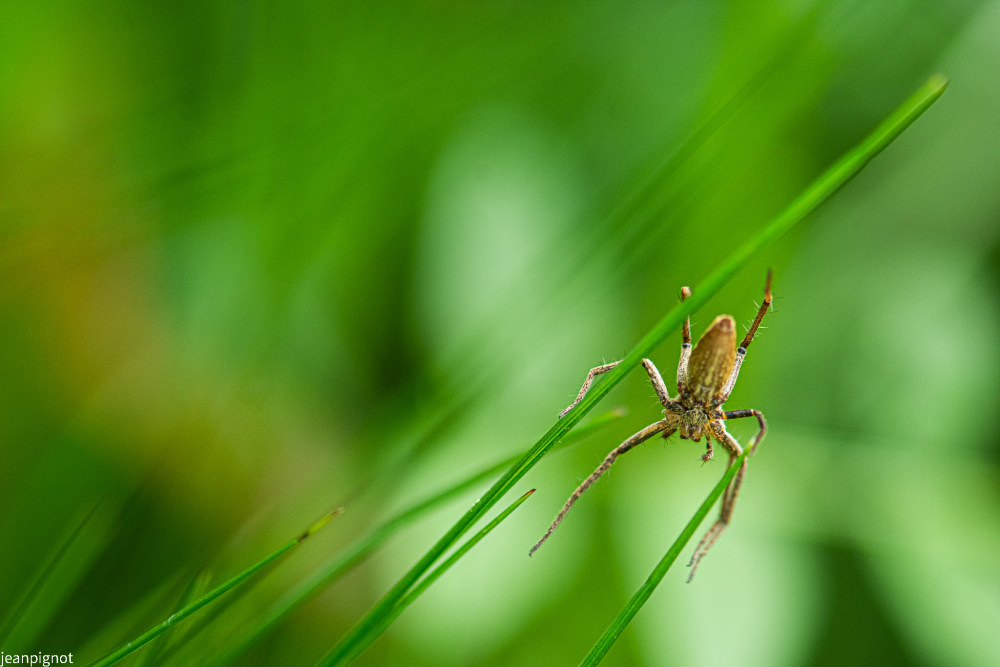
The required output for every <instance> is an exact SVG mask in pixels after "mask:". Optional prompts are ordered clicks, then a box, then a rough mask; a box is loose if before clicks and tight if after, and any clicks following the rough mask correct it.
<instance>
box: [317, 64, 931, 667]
mask: <svg viewBox="0 0 1000 667" xmlns="http://www.w3.org/2000/svg"><path fill="white" fill-rule="evenodd" d="M946 85H947V80H946V79H945V78H944V77H940V76H936V77H933V78H932V79H931V80H930V81H928V82H927V83H926V84H924V85H923V86H922V87H921V88H920V89H919V90H918V91H917V92H916V93H914V94H913V95H912V96H911V97H910V98H909V99H908V100H906V102H904V103H903V104H902V105H901V106H900V107H899V108H898V109H896V111H894V112H893V113H892V114H890V115H889V117H888V118H886V120H885V121H883V123H882V124H881V125H879V126H878V127H877V128H876V129H875V131H874V132H872V133H871V134H870V135H869V136H868V137H866V138H865V139H864V140H863V141H862V142H861V143H859V144H858V145H857V146H856V147H854V148H853V149H852V150H850V151H849V152H848V153H847V154H845V155H844V156H843V157H842V158H841V159H840V160H838V161H837V162H836V163H835V164H834V165H833V166H832V167H830V168H829V169H827V170H826V171H825V172H824V173H823V174H821V175H820V176H819V177H818V178H817V179H816V180H815V181H814V182H813V183H812V184H811V185H810V186H809V187H808V188H806V189H805V190H804V191H803V193H802V194H801V195H799V196H798V197H797V198H796V199H795V200H793V201H792V202H791V204H789V205H788V207H787V208H786V209H785V210H784V211H782V212H781V213H780V214H779V215H778V216H777V217H775V218H774V219H773V220H772V221H771V222H770V223H768V224H767V225H766V226H765V227H763V228H762V229H761V230H760V231H758V232H757V233H755V234H754V235H752V236H751V237H750V238H749V239H747V240H746V241H744V242H743V244H742V245H740V246H739V247H738V248H737V249H736V250H735V251H733V253H732V254H730V255H729V257H728V258H726V259H725V260H724V261H722V262H721V263H720V264H719V265H718V266H717V267H716V268H715V270H713V271H712V272H711V273H710V274H709V275H708V276H707V277H706V278H705V279H704V280H703V281H702V282H701V283H699V284H697V285H696V286H695V287H694V289H693V294H692V296H691V297H689V298H687V299H685V300H684V301H682V302H681V303H679V304H678V305H677V306H675V307H674V308H673V309H672V310H670V311H669V312H668V313H667V314H666V315H665V316H664V317H663V318H662V319H661V320H660V321H659V322H658V323H657V324H656V325H655V326H654V327H653V328H652V329H651V330H650V331H649V333H647V334H646V335H645V336H643V338H642V339H641V340H639V342H638V343H637V344H636V345H635V347H633V348H632V350H631V351H629V353H628V354H626V355H625V358H624V359H623V361H622V363H621V364H619V365H618V366H617V367H616V368H615V369H614V370H612V371H611V372H609V373H608V374H607V375H606V376H604V380H602V381H601V382H598V383H596V384H595V386H594V387H593V388H592V389H591V390H590V392H589V393H588V394H587V396H586V397H584V399H583V400H582V401H581V402H580V404H579V405H577V407H576V408H575V409H574V410H573V411H572V412H570V413H569V414H568V415H566V416H565V417H564V418H563V419H560V420H559V421H557V422H556V423H555V424H554V425H553V426H552V428H550V429H549V431H548V432H547V433H546V434H545V435H543V436H542V437H541V439H539V440H538V442H537V443H535V445H534V446H533V447H531V449H529V450H528V451H527V452H526V453H525V454H524V456H523V457H521V459H520V460H518V461H517V462H516V463H515V464H514V465H513V466H511V468H510V469H509V470H507V472H505V473H504V474H503V475H502V476H501V477H500V479H498V480H497V481H496V482H495V483H494V484H493V486H491V487H490V488H489V489H488V490H487V491H486V492H485V493H484V494H483V495H482V497H480V499H479V500H478V501H477V502H476V503H475V504H474V505H473V506H472V507H471V508H469V510H468V511H467V512H466V513H465V514H464V515H463V516H462V517H461V518H460V519H459V520H458V522H456V523H455V524H454V525H453V526H452V527H451V528H450V529H449V530H448V531H447V532H446V533H445V534H444V535H443V536H442V537H441V538H440V539H439V540H438V541H437V542H436V543H435V544H434V546H432V547H431V548H430V550H428V551H427V553H426V554H424V556H423V557H422V558H421V559H420V560H419V561H417V563H416V564H415V565H414V566H413V567H412V568H410V570H409V571H408V572H407V573H406V574H405V575H403V577H402V578H401V579H400V580H399V581H398V582H397V583H396V585H395V586H393V587H392V589H390V591H389V592H388V593H386V595H385V596H383V597H382V599H381V600H380V601H379V602H378V603H377V604H376V605H375V607H373V608H372V609H371V611H369V612H368V614H366V615H365V616H364V617H363V618H362V619H361V620H360V621H359V622H358V624H357V625H355V626H354V628H352V629H351V631H350V632H348V633H347V635H345V636H344V637H343V638H342V639H341V641H340V642H339V643H338V644H337V646H336V647H334V650H333V652H332V653H331V654H330V655H331V658H330V660H329V661H328V662H327V664H343V661H344V660H346V656H348V655H357V654H358V653H360V650H359V648H363V647H364V646H367V645H368V644H370V643H371V642H372V641H374V639H375V637H377V636H378V633H379V631H380V629H381V628H384V625H383V621H384V619H385V618H386V617H387V616H388V615H389V614H390V613H392V610H393V608H394V607H395V606H396V605H397V604H398V603H399V601H400V600H401V599H402V597H403V596H404V595H405V594H406V592H407V591H408V590H409V589H410V588H411V587H412V586H413V585H414V583H416V581H417V580H418V579H419V578H420V577H421V576H423V574H424V573H425V572H427V570H428V569H429V568H430V567H431V566H432V565H433V564H434V562H435V561H437V560H438V559H439V558H440V557H441V556H442V554H444V552H445V551H446V550H447V549H449V548H450V547H451V546H452V545H453V544H455V542H456V541H457V540H458V539H459V538H460V537H461V536H462V535H464V534H465V533H466V532H467V531H468V530H469V529H470V528H471V527H472V526H473V525H474V524H475V523H476V522H477V521H479V520H480V519H481V518H482V517H483V515H484V514H485V513H486V512H487V511H488V510H489V509H490V508H491V507H492V506H493V505H494V504H496V503H497V502H498V501H499V500H500V498H501V497H503V495H504V494H505V493H507V491H509V490H510V489H511V487H513V486H514V484H516V483H517V482H518V480H520V479H521V478H522V477H524V475H525V474H527V472H528V471H529V470H530V469H531V468H532V467H533V466H534V465H535V464H536V463H538V461H539V460H541V458H542V457H543V456H545V454H546V453H547V452H548V451H549V450H550V449H551V448H552V446H553V445H555V443H556V442H558V441H559V440H560V439H561V438H562V437H563V436H564V435H566V433H568V432H569V430H570V429H571V428H573V426H574V425H575V424H576V423H577V422H579V421H580V419H582V418H583V416H584V415H585V414H587V412H589V411H590V410H591V409H592V408H593V407H594V406H595V405H596V404H597V402H598V401H600V400H601V399H602V398H604V397H605V396H606V395H607V394H608V392H610V391H611V389H612V388H613V387H614V386H615V385H617V384H618V383H619V382H620V381H621V380H622V378H624V377H625V375H626V374H627V373H629V372H631V371H632V369H633V368H635V367H636V366H637V365H638V364H639V360H640V359H642V358H643V357H646V356H649V354H650V353H651V352H652V351H653V350H654V349H655V348H656V347H657V346H658V345H660V344H661V343H662V342H663V341H664V340H665V339H666V338H667V336H668V335H670V334H671V333H672V332H673V331H675V330H676V329H678V328H679V327H680V325H681V323H682V322H683V321H684V318H685V317H687V316H688V315H689V314H690V313H692V312H694V311H695V310H697V309H698V308H699V307H701V306H702V305H703V304H704V303H705V302H707V301H708V300H709V299H710V298H711V297H712V296H714V295H715V294H716V293H717V292H718V291H719V290H720V289H721V288H722V286H723V285H724V284H725V283H726V282H728V281H729V280H730V279H731V278H732V277H733V276H734V275H736V272H737V271H738V270H739V269H740V268H741V267H742V266H743V264H744V263H745V262H746V261H747V260H748V259H749V258H750V257H752V256H753V255H755V254H757V253H760V252H761V251H763V250H764V249H765V248H767V247H768V246H770V245H771V244H772V243H774V242H775V241H777V240H778V239H779V238H780V237H781V236H783V235H784V234H786V233H787V232H788V231H789V230H790V229H792V228H793V227H794V226H795V225H796V224H798V223H799V222H801V221H802V219H803V218H805V216H806V215H808V214H809V213H810V212H812V211H813V209H815V208H816V207H817V206H819V205H820V204H821V203H822V202H823V201H824V200H825V199H827V198H828V197H829V196H830V195H832V194H833V193H834V192H836V191H837V190H838V189H840V187H841V186H843V185H844V184H845V183H847V181H849V180H850V179H851V178H852V177H853V176H854V175H855V174H857V173H858V172H859V171H860V170H861V169H862V168H863V167H864V166H865V165H866V164H867V163H868V162H869V161H870V160H871V159H872V158H874V157H875V156H876V155H878V153H880V152H881V151H882V150H883V149H884V148H885V147H886V146H888V145H889V144H890V143H891V142H892V141H893V139H895V138H896V137H897V136H899V134H900V133H901V132H902V131H903V130H905V129H906V128H907V127H908V126H909V125H910V124H911V123H913V122H914V121H915V120H916V119H917V118H918V117H919V116H920V115H921V114H922V113H923V112H924V111H925V110H926V109H927V108H928V107H930V105H931V104H933V102H934V101H935V100H936V99H937V98H938V97H940V96H941V94H942V93H943V92H944V89H945V87H946ZM356 645H360V647H358V646H356Z"/></svg>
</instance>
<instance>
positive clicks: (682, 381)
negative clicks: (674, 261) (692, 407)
mask: <svg viewBox="0 0 1000 667" xmlns="http://www.w3.org/2000/svg"><path fill="white" fill-rule="evenodd" d="M689 296H691V288H690V287H688V286H686V285H685V286H684V287H682V288H681V301H684V299H686V298H688V297H689ZM681 343H682V344H681V359H680V361H679V362H677V392H678V393H679V394H685V393H687V374H688V360H689V359H690V358H691V318H690V317H687V318H686V319H685V320H684V328H683V329H681Z"/></svg>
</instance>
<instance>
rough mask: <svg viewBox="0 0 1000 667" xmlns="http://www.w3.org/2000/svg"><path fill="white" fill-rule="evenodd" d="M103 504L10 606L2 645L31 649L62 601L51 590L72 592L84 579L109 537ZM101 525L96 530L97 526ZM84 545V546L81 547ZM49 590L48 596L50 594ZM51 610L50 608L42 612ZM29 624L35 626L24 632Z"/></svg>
mask: <svg viewBox="0 0 1000 667" xmlns="http://www.w3.org/2000/svg"><path fill="white" fill-rule="evenodd" d="M101 504H102V503H101V502H97V503H94V505H93V506H92V507H91V508H90V509H89V510H87V512H86V513H85V514H84V515H83V516H82V517H81V518H80V520H79V521H78V522H76V524H74V526H73V527H72V528H71V529H70V530H69V532H68V533H67V534H66V535H65V537H63V539H62V540H60V541H59V543H58V545H57V546H56V547H55V548H54V549H53V551H52V553H51V554H50V555H49V556H48V557H47V558H45V559H44V560H42V561H41V562H42V566H41V569H40V570H39V572H38V574H37V575H35V577H34V578H33V579H32V580H30V581H29V583H28V586H27V587H26V588H25V590H24V592H23V593H22V594H21V596H20V597H19V598H18V599H17V600H15V601H14V602H13V603H8V604H7V605H6V606H7V609H5V610H4V611H5V613H6V616H5V617H4V618H3V622H0V646H4V647H18V646H28V645H30V644H31V642H33V641H34V638H35V636H36V635H37V633H38V632H39V631H40V629H41V628H44V627H45V625H46V624H47V623H48V622H49V620H50V619H51V618H52V616H53V615H54V614H55V610H56V608H57V607H56V606H55V604H54V602H55V601H57V600H59V599H61V598H62V596H63V594H65V593H63V594H60V593H59V592H52V591H51V590H50V589H51V588H53V587H55V588H61V589H62V590H63V591H67V590H72V586H73V585H74V584H75V583H76V582H77V581H78V580H79V579H80V578H82V577H83V576H84V574H83V573H84V572H86V568H87V566H89V564H90V562H91V560H92V559H93V558H94V557H96V554H97V553H98V552H99V549H100V546H99V545H100V544H101V540H102V539H107V538H106V532H107V530H108V526H109V525H110V519H109V518H108V517H97V515H98V509H99V508H100V507H101ZM95 517H96V520H95ZM94 523H97V524H98V525H97V526H96V527H95V526H94V525H93V524H94ZM87 530H93V531H94V533H95V534H96V535H100V536H102V537H101V538H95V537H94V536H91V537H90V539H89V540H88V539H86V537H85V532H86V531H87ZM81 542H84V544H82V545H81ZM60 570H63V571H71V572H74V573H70V574H69V575H68V576H66V577H65V578H66V581H65V583H63V585H62V586H58V585H56V586H53V581H54V580H56V579H58V578H59V577H58V576H57V573H58V572H59V571H60ZM47 590H48V591H49V592H48V593H47V594H46V591H47ZM44 607H47V609H39V608H44ZM25 623H28V624H29V625H31V626H33V627H31V628H29V629H24V627H23V626H24V625H25Z"/></svg>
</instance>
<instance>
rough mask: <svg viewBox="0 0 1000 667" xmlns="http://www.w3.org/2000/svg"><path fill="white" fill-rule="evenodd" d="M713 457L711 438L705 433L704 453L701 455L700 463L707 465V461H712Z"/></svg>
mask: <svg viewBox="0 0 1000 667" xmlns="http://www.w3.org/2000/svg"><path fill="white" fill-rule="evenodd" d="M713 455H714V452H713V451H712V438H711V437H710V436H709V435H708V433H706V434H705V453H704V454H702V455H701V462H702V463H708V462H709V461H711V460H712V456H713Z"/></svg>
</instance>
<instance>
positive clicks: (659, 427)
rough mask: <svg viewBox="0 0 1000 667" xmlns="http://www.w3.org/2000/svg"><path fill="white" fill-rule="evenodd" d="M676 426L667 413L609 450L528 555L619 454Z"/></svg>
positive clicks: (533, 551) (540, 544) (674, 419)
mask: <svg viewBox="0 0 1000 667" xmlns="http://www.w3.org/2000/svg"><path fill="white" fill-rule="evenodd" d="M676 428H677V419H676V417H674V416H673V415H671V414H668V415H667V417H666V418H665V419H661V420H660V421H658V422H656V423H655V424H650V425H649V426H647V427H646V428H644V429H642V430H641V431H639V432H638V433H636V434H635V435H633V436H632V437H630V438H629V439H628V440H626V441H625V442H623V443H622V444H620V445H618V446H617V447H616V448H614V449H613V450H611V452H610V453H609V454H608V455H607V456H606V457H605V458H604V461H602V462H601V465H599V466H597V470H595V471H594V472H592V473H590V477H588V478H587V479H585V480H584V481H583V484H581V485H580V486H578V487H577V488H576V491H574V492H573V493H572V494H571V495H570V497H569V500H567V501H566V504H565V505H564V506H563V508H562V510H560V512H559V514H558V515H556V518H555V521H553V522H552V525H551V526H549V529H548V530H547V531H545V535H543V536H542V539H540V540H538V543H537V544H536V545H535V546H533V547H531V551H529V552H528V555H529V556H531V555H532V554H533V553H535V552H536V551H537V550H538V547H540V546H542V543H544V542H545V540H547V539H549V535H551V534H552V532H553V531H554V530H555V529H556V528H557V527H558V526H559V524H560V523H561V522H562V520H563V518H564V517H565V516H566V513H567V512H569V510H570V508H571V507H573V503H575V502H576V501H577V499H578V498H579V497H580V496H581V495H583V492H584V491H586V490H587V489H589V488H590V486H591V485H592V484H593V483H594V482H596V481H597V480H598V479H599V478H600V477H601V475H603V474H604V473H606V472H607V471H608V468H610V467H611V465H612V464H613V463H614V462H615V459H617V458H618V457H619V456H621V455H622V454H624V453H625V452H627V451H628V450H630V449H632V448H633V447H635V446H636V445H638V444H640V443H642V442H643V441H645V440H649V439H650V438H652V437H653V436H654V435H656V434H657V433H660V432H662V431H667V430H670V431H673V430H675V429H676Z"/></svg>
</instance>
